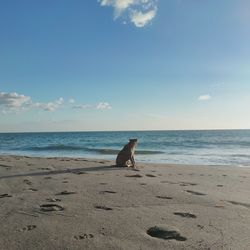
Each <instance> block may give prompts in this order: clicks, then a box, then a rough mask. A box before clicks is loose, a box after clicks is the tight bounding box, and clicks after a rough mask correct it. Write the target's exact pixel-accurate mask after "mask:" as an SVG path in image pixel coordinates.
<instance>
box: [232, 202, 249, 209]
mask: <svg viewBox="0 0 250 250" xmlns="http://www.w3.org/2000/svg"><path fill="white" fill-rule="evenodd" d="M227 202H229V203H231V204H233V205H239V206H243V207H246V208H250V204H249V203H243V202H237V201H227Z"/></svg>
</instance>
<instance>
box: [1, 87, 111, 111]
mask: <svg viewBox="0 0 250 250" xmlns="http://www.w3.org/2000/svg"><path fill="white" fill-rule="evenodd" d="M62 107H70V108H74V109H100V110H104V109H111V105H110V104H109V103H108V102H100V103H97V104H76V101H75V100H74V99H73V98H70V99H69V100H68V102H67V103H64V99H63V98H62V97H60V98H59V99H58V100H55V101H51V102H34V101H33V100H32V99H31V98H30V97H29V96H25V95H20V94H17V93H5V92H0V111H1V112H2V113H4V114H7V113H11V112H20V111H24V110H26V111H27V110H34V109H36V110H43V111H48V112H53V111H56V110H57V109H59V108H62Z"/></svg>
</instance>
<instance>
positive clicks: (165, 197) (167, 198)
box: [156, 195, 173, 200]
mask: <svg viewBox="0 0 250 250" xmlns="http://www.w3.org/2000/svg"><path fill="white" fill-rule="evenodd" d="M156 197H157V198H159V199H166V200H172V199H173V198H172V197H170V196H161V195H158V196H156Z"/></svg>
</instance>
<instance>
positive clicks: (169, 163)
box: [0, 154, 250, 169]
mask: <svg viewBox="0 0 250 250" xmlns="http://www.w3.org/2000/svg"><path fill="white" fill-rule="evenodd" d="M1 157H24V158H28V159H29V158H34V159H36V158H37V159H61V158H65V159H69V160H75V159H83V160H90V161H107V162H110V163H112V164H115V157H114V160H110V159H105V158H95V157H93V158H91V157H78V156H30V155H25V154H23V155H18V154H13V155H12V154H0V158H1ZM136 163H137V164H139V165H150V166H152V165H155V166H170V165H171V166H176V167H205V168H206V167H209V168H211V167H212V168H225V169H229V168H237V169H238V168H240V169H250V165H249V166H245V165H212V164H211V165H209V164H204V165H201V164H181V163H180V164H178V163H171V162H166V163H163V162H148V163H147V162H146V161H137V160H136Z"/></svg>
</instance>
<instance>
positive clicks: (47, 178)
mask: <svg viewBox="0 0 250 250" xmlns="http://www.w3.org/2000/svg"><path fill="white" fill-rule="evenodd" d="M43 179H45V180H49V179H52V177H50V176H46V177H44V178H43Z"/></svg>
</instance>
